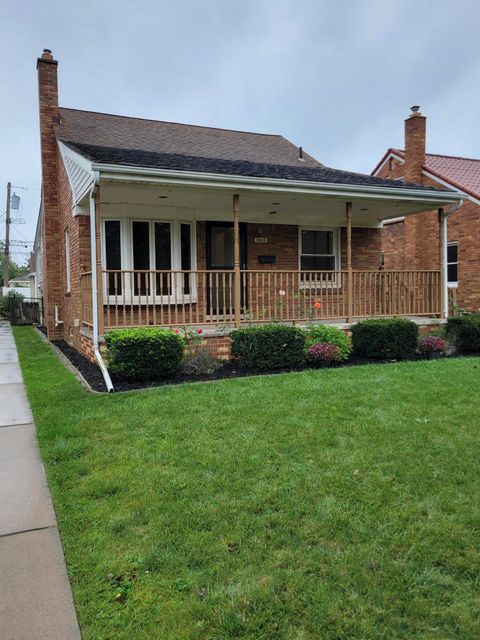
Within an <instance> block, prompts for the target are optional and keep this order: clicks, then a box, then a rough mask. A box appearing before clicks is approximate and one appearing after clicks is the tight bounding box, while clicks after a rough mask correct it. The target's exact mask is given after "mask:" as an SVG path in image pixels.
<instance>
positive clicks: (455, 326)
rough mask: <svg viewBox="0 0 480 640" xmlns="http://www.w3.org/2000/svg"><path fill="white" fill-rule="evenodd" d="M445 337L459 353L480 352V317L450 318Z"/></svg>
mask: <svg viewBox="0 0 480 640" xmlns="http://www.w3.org/2000/svg"><path fill="white" fill-rule="evenodd" d="M445 336H446V338H447V340H449V341H450V342H451V343H452V344H454V345H455V347H456V349H458V351H480V315H475V314H471V315H461V316H455V317H454V318H448V320H447V323H446V325H445Z"/></svg>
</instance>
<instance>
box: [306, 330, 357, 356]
mask: <svg viewBox="0 0 480 640" xmlns="http://www.w3.org/2000/svg"><path fill="white" fill-rule="evenodd" d="M320 343H328V344H333V345H334V346H335V347H338V349H339V354H338V358H336V360H337V361H338V362H341V361H343V360H348V356H349V355H350V353H351V351H352V342H351V340H350V338H349V337H348V336H347V335H346V334H345V333H344V332H343V331H342V330H341V329H338V328H337V327H333V326H330V325H327V324H309V325H308V326H307V328H306V329H305V346H306V348H307V350H308V348H309V347H311V346H312V345H314V344H320Z"/></svg>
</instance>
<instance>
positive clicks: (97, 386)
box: [54, 340, 479, 392]
mask: <svg viewBox="0 0 480 640" xmlns="http://www.w3.org/2000/svg"><path fill="white" fill-rule="evenodd" d="M54 344H55V346H56V347H57V348H58V349H60V351H61V352H62V353H63V354H64V355H65V356H66V357H67V358H68V359H69V360H70V362H71V363H72V364H73V366H74V367H76V369H78V371H80V373H81V374H82V375H83V377H84V378H85V380H86V381H87V382H88V384H89V385H90V386H91V387H92V389H93V390H94V391H103V392H106V390H107V388H106V386H105V382H104V380H103V376H102V372H101V371H100V367H99V366H98V365H96V364H95V363H94V362H91V361H90V360H88V359H87V358H85V357H84V356H82V355H81V354H80V353H79V352H78V351H77V350H76V349H74V348H73V347H71V346H70V345H69V344H68V343H67V342H65V340H59V341H56V342H54ZM478 355H479V354H478V353H462V354H461V355H458V354H456V355H453V356H449V357H455V358H458V357H469V356H478ZM424 359H425V358H423V357H422V356H420V355H414V356H411V357H410V358H404V360H406V361H415V360H424ZM388 362H396V360H375V359H373V358H360V357H355V356H352V357H350V358H349V360H348V362H345V363H342V364H335V365H333V367H334V368H340V367H351V366H359V365H365V364H386V363H388ZM318 368H319V367H312V366H311V365H304V366H303V367H298V368H296V369H291V368H287V369H279V370H276V371H266V372H259V371H257V372H252V371H245V370H244V369H240V367H239V366H238V364H237V363H236V362H235V361H233V360H230V361H228V362H224V363H222V364H221V365H220V367H219V368H218V369H216V370H215V371H214V372H213V373H210V374H205V375H193V374H190V375H187V374H179V375H177V376H175V377H173V378H168V379H167V380H141V381H138V380H137V381H135V382H129V381H127V380H122V379H121V378H118V377H117V376H115V375H113V374H110V376H111V379H112V383H113V386H114V388H115V391H132V390H135V389H148V388H151V387H163V386H166V385H172V384H183V383H185V382H208V381H212V380H225V379H228V378H245V377H248V376H255V375H262V374H263V375H265V374H269V375H271V374H280V373H289V372H291V371H306V370H311V369H318Z"/></svg>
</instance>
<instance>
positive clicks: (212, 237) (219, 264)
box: [206, 222, 247, 315]
mask: <svg viewBox="0 0 480 640" xmlns="http://www.w3.org/2000/svg"><path fill="white" fill-rule="evenodd" d="M206 240H207V270H209V271H210V270H211V271H214V272H215V271H220V272H221V271H227V272H228V271H232V273H212V274H209V275H208V288H207V292H208V294H207V301H208V312H209V314H210V315H224V314H226V313H229V312H230V311H233V286H234V276H233V266H234V264H233V222H207V238H206ZM246 249H247V225H246V224H245V223H240V269H245V268H246V253H247V251H246ZM244 294H245V292H244V291H242V298H243V296H244ZM241 304H242V306H243V300H242V303H241Z"/></svg>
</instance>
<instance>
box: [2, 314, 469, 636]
mask: <svg viewBox="0 0 480 640" xmlns="http://www.w3.org/2000/svg"><path fill="white" fill-rule="evenodd" d="M15 338H16V340H17V344H18V347H19V351H20V357H21V362H22V367H23V371H24V376H25V381H26V384H27V388H28V392H29V396H30V401H31V403H32V407H33V412H34V415H35V420H36V424H37V428H38V436H39V440H40V445H41V449H42V454H43V458H44V461H45V464H46V467H47V472H48V477H49V481H50V486H51V489H52V493H53V498H54V502H55V507H56V511H57V516H58V519H59V524H60V529H61V534H62V539H63V543H64V546H65V551H66V557H67V562H68V570H69V574H70V578H71V582H72V585H73V591H74V596H75V602H76V606H77V610H78V614H79V619H80V623H81V626H82V629H83V633H84V638H85V640H104V639H107V638H108V639H112V640H113V639H115V640H119V639H120V640H121V639H128V640H143V639H145V640H146V639H155V640H163V639H168V640H185V639H189V640H192V639H195V640H207V639H208V640H226V639H230V638H249V639H252V640H253V639H255V640H260V639H262V640H274V639H282V640H314V639H315V640H330V639H332V640H333V639H336V640H344V639H353V638H355V639H358V640H369V639H375V638H382V639H388V640H391V639H392V638H405V639H411V638H422V639H426V638H429V639H430V638H435V639H437V638H438V639H442V640H443V639H445V640H446V639H451V638H462V639H463V638H465V639H466V638H468V639H472V640H473V639H478V638H480V613H479V612H480V580H479V575H480V531H479V529H480V473H479V471H480V462H479V460H480V433H479V432H480V403H479V396H478V391H479V388H480V375H479V374H480V359H478V358H476V359H457V360H450V361H449V360H437V361H425V362H417V363H401V364H392V365H372V366H367V367H351V368H347V369H333V370H320V371H306V372H302V373H293V374H284V375H278V376H272V377H252V378H243V379H238V380H228V381H222V382H215V383H208V384H191V385H184V386H177V387H164V388H159V389H154V390H148V391H144V392H136V393H135V392H132V393H128V394H118V395H110V396H106V395H93V394H89V393H87V392H86V391H84V390H83V389H82V388H81V386H80V385H79V383H78V382H77V381H76V379H75V378H74V376H73V375H72V374H71V373H70V372H69V371H67V370H66V369H65V367H64V366H63V365H62V364H61V363H60V362H59V361H58V360H57V358H56V356H55V355H54V353H53V352H52V351H51V350H50V348H49V347H48V346H47V345H46V344H45V343H43V342H42V341H41V340H40V339H39V338H38V337H37V336H36V335H35V334H34V332H33V331H32V330H31V329H30V328H23V327H21V328H20V327H19V328H15Z"/></svg>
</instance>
